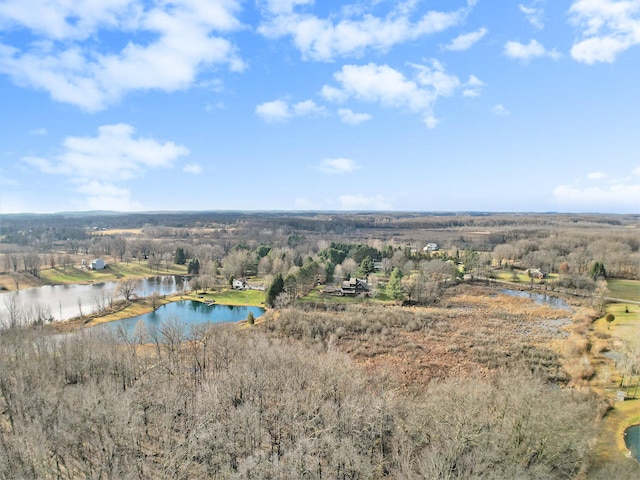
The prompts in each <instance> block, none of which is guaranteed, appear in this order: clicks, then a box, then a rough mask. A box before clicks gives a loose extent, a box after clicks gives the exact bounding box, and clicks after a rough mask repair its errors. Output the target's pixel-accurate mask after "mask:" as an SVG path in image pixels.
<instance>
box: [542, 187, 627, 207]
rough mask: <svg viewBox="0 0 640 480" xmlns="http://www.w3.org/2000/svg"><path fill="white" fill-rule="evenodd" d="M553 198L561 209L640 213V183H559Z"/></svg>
mask: <svg viewBox="0 0 640 480" xmlns="http://www.w3.org/2000/svg"><path fill="white" fill-rule="evenodd" d="M553 198H554V201H555V203H556V204H557V206H558V208H559V209H561V210H571V211H583V212H601V213H638V212H639V211H640V203H639V202H638V198H640V184H639V183H636V184H629V183H621V182H615V183H611V184H609V185H594V186H589V187H584V188H580V187H579V186H577V185H575V184H574V185H559V186H558V187H556V188H555V189H554V191H553Z"/></svg>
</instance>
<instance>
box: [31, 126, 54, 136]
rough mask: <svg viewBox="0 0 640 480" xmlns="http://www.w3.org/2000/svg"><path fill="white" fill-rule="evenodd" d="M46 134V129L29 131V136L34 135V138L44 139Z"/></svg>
mask: <svg viewBox="0 0 640 480" xmlns="http://www.w3.org/2000/svg"><path fill="white" fill-rule="evenodd" d="M47 133H49V132H47V129H46V128H33V129H31V130H29V135H34V136H36V137H44V136H46V135H47Z"/></svg>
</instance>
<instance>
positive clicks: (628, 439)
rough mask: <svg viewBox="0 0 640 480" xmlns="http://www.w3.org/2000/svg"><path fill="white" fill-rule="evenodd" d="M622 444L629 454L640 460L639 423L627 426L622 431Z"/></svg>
mask: <svg viewBox="0 0 640 480" xmlns="http://www.w3.org/2000/svg"><path fill="white" fill-rule="evenodd" d="M624 444H625V445H626V446H627V448H628V449H629V451H630V452H631V456H632V457H633V458H635V459H636V460H638V461H639V462H640V425H635V426H633V427H629V428H627V429H626V430H625V431H624Z"/></svg>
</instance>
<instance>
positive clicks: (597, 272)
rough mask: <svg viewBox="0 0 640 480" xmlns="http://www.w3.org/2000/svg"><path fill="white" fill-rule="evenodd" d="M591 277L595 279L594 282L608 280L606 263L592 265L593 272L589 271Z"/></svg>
mask: <svg viewBox="0 0 640 480" xmlns="http://www.w3.org/2000/svg"><path fill="white" fill-rule="evenodd" d="M589 275H591V278H593V279H594V280H597V279H598V278H600V277H602V278H606V276H607V271H606V270H605V268H604V263H602V262H595V263H594V264H593V265H591V270H589Z"/></svg>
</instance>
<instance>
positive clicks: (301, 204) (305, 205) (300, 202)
mask: <svg viewBox="0 0 640 480" xmlns="http://www.w3.org/2000/svg"><path fill="white" fill-rule="evenodd" d="M293 204H294V205H295V208H296V210H318V207H317V205H316V204H315V203H313V202H312V201H311V200H309V199H307V198H303V197H298V198H296V199H295V200H294V202H293Z"/></svg>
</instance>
